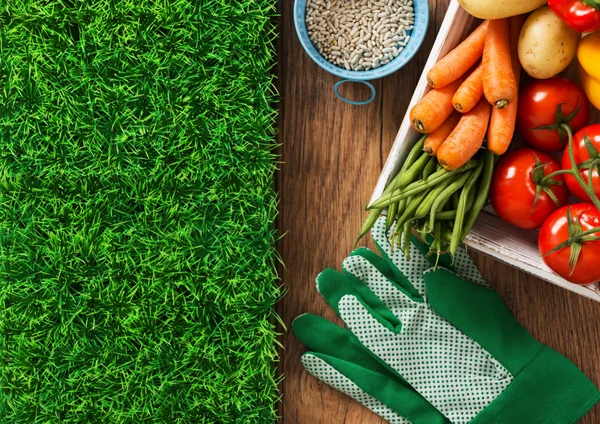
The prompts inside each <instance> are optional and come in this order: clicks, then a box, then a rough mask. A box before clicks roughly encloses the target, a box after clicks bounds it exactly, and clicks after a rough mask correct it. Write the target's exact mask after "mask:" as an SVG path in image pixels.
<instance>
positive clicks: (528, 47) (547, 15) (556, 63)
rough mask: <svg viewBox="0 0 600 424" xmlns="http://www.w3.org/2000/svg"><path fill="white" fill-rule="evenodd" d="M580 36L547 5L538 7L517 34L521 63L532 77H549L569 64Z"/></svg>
mask: <svg viewBox="0 0 600 424" xmlns="http://www.w3.org/2000/svg"><path fill="white" fill-rule="evenodd" d="M580 38H581V34H579V33H578V32H577V31H574V30H572V29H571V28H569V26H567V24H565V23H564V22H563V21H562V20H561V19H560V18H559V17H558V16H556V15H555V14H554V13H553V12H552V11H551V10H550V9H549V8H548V7H540V8H539V9H538V10H536V11H535V12H533V13H532V14H531V15H530V16H529V18H527V20H526V21H525V24H524V25H523V29H522V30H521V34H520V35H519V60H520V61H521V65H522V66H523V69H524V70H525V72H527V73H528V74H529V75H531V76H532V77H534V78H538V79H546V78H550V77H553V76H555V75H556V74H558V73H560V72H562V71H563V70H564V69H565V68H566V67H567V66H569V63H571V61H572V60H573V58H574V57H575V53H576V52H577V43H579V39H580Z"/></svg>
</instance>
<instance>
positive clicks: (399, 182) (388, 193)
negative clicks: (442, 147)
mask: <svg viewBox="0 0 600 424" xmlns="http://www.w3.org/2000/svg"><path fill="white" fill-rule="evenodd" d="M428 160H429V155H427V153H423V155H422V156H421V157H420V158H419V159H418V160H417V161H416V162H415V163H414V164H413V165H412V166H411V167H410V168H409V169H408V170H407V171H404V172H401V173H398V175H396V176H395V177H394V179H393V180H392V181H391V182H390V183H389V184H388V185H387V187H386V188H385V189H384V190H383V193H381V196H380V197H379V199H377V200H375V202H373V203H372V204H370V205H369V206H367V210H370V209H383V208H385V207H386V206H388V205H390V204H391V203H393V202H396V201H398V199H395V200H392V193H393V192H394V191H396V190H400V189H402V188H404V187H405V186H406V185H408V184H410V182H411V181H413V180H416V179H417V177H418V176H419V174H421V171H422V170H423V167H424V166H425V165H426V164H427V161H428ZM379 203H385V205H384V206H381V207H379V206H375V205H376V204H379Z"/></svg>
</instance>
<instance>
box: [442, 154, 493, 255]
mask: <svg viewBox="0 0 600 424" xmlns="http://www.w3.org/2000/svg"><path fill="white" fill-rule="evenodd" d="M484 165H485V161H484V160H482V161H480V162H479V164H478V166H477V168H475V169H474V170H473V174H471V176H470V177H469V180H468V181H467V182H466V183H465V187H464V188H463V189H462V191H461V193H460V198H459V200H458V206H457V208H456V217H455V218H454V228H453V230H452V240H450V248H449V251H450V255H451V256H452V257H453V258H454V255H455V254H456V250H457V249H458V245H459V244H460V242H461V241H462V229H463V224H464V221H465V207H466V205H467V197H468V196H469V191H471V190H473V186H475V184H476V183H477V179H478V178H479V176H480V175H481V171H482V170H483V166H484Z"/></svg>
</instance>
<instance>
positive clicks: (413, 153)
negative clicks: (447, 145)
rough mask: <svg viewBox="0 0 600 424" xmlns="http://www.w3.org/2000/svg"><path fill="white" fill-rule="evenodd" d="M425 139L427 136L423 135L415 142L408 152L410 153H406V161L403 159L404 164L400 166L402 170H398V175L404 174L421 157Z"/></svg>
mask: <svg viewBox="0 0 600 424" xmlns="http://www.w3.org/2000/svg"><path fill="white" fill-rule="evenodd" d="M426 138H427V134H425V135H424V136H422V137H421V138H420V139H419V140H417V142H416V143H415V145H414V146H413V148H412V149H411V150H410V152H408V156H406V159H404V163H403V164H402V168H400V172H399V174H401V173H403V172H405V171H406V170H407V169H408V168H409V167H411V166H412V165H413V164H414V163H415V162H416V160H417V159H418V158H419V156H422V153H423V145H424V144H425V139H426Z"/></svg>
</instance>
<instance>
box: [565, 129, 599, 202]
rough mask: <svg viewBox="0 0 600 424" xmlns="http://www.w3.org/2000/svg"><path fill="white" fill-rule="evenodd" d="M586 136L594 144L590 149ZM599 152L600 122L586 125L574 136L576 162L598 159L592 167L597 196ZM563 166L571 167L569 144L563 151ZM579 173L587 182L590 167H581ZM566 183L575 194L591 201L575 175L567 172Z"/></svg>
mask: <svg viewBox="0 0 600 424" xmlns="http://www.w3.org/2000/svg"><path fill="white" fill-rule="evenodd" d="M585 137H587V139H588V141H589V143H590V145H591V146H592V147H591V148H590V150H588V147H586V142H585ZM598 152H600V124H596V125H590V126H589V127H585V128H584V129H582V130H581V131H579V132H578V133H577V134H575V135H574V136H573V157H574V158H575V163H577V164H581V163H584V162H585V161H589V160H590V159H592V161H591V162H589V163H590V164H592V163H593V162H594V159H595V160H596V162H595V166H594V167H593V169H592V185H593V189H594V192H595V193H596V196H600V175H598V170H599V168H598V167H600V157H599V156H600V155H599V154H598ZM562 167H563V169H570V168H571V159H570V158H569V148H568V146H567V147H566V148H565V151H564V152H563V157H562ZM579 174H581V176H582V177H583V180H584V181H585V183H586V184H587V183H588V180H589V175H590V169H587V168H584V169H580V170H579ZM565 183H567V187H568V188H569V190H571V192H572V193H573V194H574V195H575V196H577V197H579V198H580V199H582V200H587V201H588V202H589V201H591V199H590V196H588V195H587V193H586V192H585V190H584V189H583V188H582V187H581V185H580V184H579V183H578V182H577V180H576V179H575V177H573V176H572V175H569V174H565Z"/></svg>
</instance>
